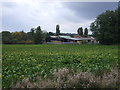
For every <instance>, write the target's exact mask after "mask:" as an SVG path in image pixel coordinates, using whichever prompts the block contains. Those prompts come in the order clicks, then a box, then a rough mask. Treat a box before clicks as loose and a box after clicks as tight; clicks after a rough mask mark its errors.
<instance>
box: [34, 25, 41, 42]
mask: <svg viewBox="0 0 120 90" xmlns="http://www.w3.org/2000/svg"><path fill="white" fill-rule="evenodd" d="M33 37H34V42H35V44H41V43H42V41H43V32H42V30H41V27H40V26H38V27H37V28H36V29H35V32H34V36H33Z"/></svg>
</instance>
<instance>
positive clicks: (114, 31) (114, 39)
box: [90, 8, 120, 44]
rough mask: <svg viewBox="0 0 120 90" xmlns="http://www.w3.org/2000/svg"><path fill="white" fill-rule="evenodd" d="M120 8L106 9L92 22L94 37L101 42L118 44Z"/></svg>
mask: <svg viewBox="0 0 120 90" xmlns="http://www.w3.org/2000/svg"><path fill="white" fill-rule="evenodd" d="M119 12H120V8H118V9H117V10H115V11H106V12H104V13H102V14H100V15H99V16H97V18H96V20H95V21H94V22H93V23H92V24H91V26H90V27H91V31H92V32H93V35H94V37H96V39H97V40H98V41H99V42H100V43H101V44H118V43H119V42H118V38H119V37H118V36H119V30H120V20H119V19H118V18H119V17H120V13H119Z"/></svg>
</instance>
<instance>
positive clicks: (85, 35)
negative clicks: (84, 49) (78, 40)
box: [84, 28, 88, 37]
mask: <svg viewBox="0 0 120 90" xmlns="http://www.w3.org/2000/svg"><path fill="white" fill-rule="evenodd" d="M84 37H88V29H87V28H85V30H84Z"/></svg>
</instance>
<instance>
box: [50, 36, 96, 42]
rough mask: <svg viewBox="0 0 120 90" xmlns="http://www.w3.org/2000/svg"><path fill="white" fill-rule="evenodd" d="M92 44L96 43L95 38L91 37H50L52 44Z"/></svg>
mask: <svg viewBox="0 0 120 90" xmlns="http://www.w3.org/2000/svg"><path fill="white" fill-rule="evenodd" d="M83 41H84V42H87V43H88V42H89V43H90V42H91V43H92V41H95V38H92V37H89V38H84V37H81V38H73V37H70V36H63V35H59V36H50V42H55V43H79V44H80V43H82V42H83Z"/></svg>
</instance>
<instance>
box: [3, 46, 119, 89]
mask: <svg viewBox="0 0 120 90" xmlns="http://www.w3.org/2000/svg"><path fill="white" fill-rule="evenodd" d="M117 50H118V48H117V46H105V45H3V57H2V70H3V73H2V80H3V83H2V86H3V88H8V87H11V86H12V85H14V84H15V83H16V82H18V81H21V80H22V79H24V78H29V79H30V80H31V81H35V79H34V77H37V76H40V77H42V78H43V79H45V78H54V76H53V72H54V70H56V69H60V68H70V69H72V70H74V71H75V72H77V71H78V70H81V71H83V72H85V71H88V70H89V71H90V72H93V73H96V74H98V75H100V74H101V73H102V74H103V72H106V71H108V72H109V71H111V70H112V68H113V67H117V65H118V64H117V63H118V51H117ZM100 71H102V72H101V73H100Z"/></svg>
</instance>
